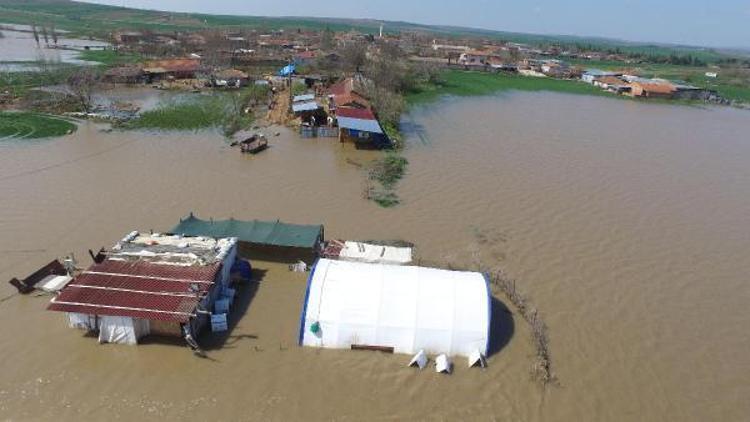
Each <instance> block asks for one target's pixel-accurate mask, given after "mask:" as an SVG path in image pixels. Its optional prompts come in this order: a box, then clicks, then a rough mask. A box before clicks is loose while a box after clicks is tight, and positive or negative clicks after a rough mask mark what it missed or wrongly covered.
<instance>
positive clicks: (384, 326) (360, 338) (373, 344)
mask: <svg viewBox="0 0 750 422" xmlns="http://www.w3.org/2000/svg"><path fill="white" fill-rule="evenodd" d="M491 306H492V296H491V294H490V290H489V286H488V283H487V279H486V277H485V276H484V275H483V274H481V273H476V272H465V271H448V270H440V269H435V268H424V267H413V266H398V265H383V264H366V263H359V262H347V261H335V260H329V259H320V260H318V262H317V263H316V264H315V266H314V267H313V270H312V272H311V274H310V277H309V279H308V285H307V293H306V294H305V302H304V305H303V307H302V316H301V321H300V332H299V343H300V345H303V346H311V347H325V348H335V349H349V348H358V347H362V348H375V349H383V350H392V351H393V352H395V353H416V352H418V351H419V350H424V351H425V352H427V353H433V354H441V353H446V354H449V355H462V356H469V355H470V354H471V353H474V352H476V351H479V352H480V353H482V354H484V355H486V354H487V349H488V345H489V340H490V318H491V316H490V315H491Z"/></svg>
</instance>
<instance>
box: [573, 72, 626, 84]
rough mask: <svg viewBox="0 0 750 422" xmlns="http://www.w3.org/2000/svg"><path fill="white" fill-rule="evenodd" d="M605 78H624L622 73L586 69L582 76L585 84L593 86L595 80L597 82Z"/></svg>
mask: <svg viewBox="0 0 750 422" xmlns="http://www.w3.org/2000/svg"><path fill="white" fill-rule="evenodd" d="M605 76H614V77H618V76H622V73H618V72H609V71H604V70H600V69H586V71H584V72H583V74H582V75H581V80H582V81H583V82H586V83H589V84H593V83H594V80H596V79H597V78H603V77H605Z"/></svg>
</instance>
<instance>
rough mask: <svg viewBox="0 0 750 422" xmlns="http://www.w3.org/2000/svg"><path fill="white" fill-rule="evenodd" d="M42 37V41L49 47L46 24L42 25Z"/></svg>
mask: <svg viewBox="0 0 750 422" xmlns="http://www.w3.org/2000/svg"><path fill="white" fill-rule="evenodd" d="M42 37H44V43H45V44H47V47H49V35H48V34H47V27H46V26H42Z"/></svg>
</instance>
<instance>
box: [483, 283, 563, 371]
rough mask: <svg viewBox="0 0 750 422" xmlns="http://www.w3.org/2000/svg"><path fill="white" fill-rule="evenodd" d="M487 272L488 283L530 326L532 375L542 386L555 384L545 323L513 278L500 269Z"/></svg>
mask: <svg viewBox="0 0 750 422" xmlns="http://www.w3.org/2000/svg"><path fill="white" fill-rule="evenodd" d="M488 274H489V277H490V284H491V285H492V286H493V287H495V288H496V289H497V290H499V291H500V292H502V293H503V294H504V295H505V297H506V298H507V299H508V301H510V303H512V304H513V306H515V307H516V309H517V310H518V313H519V314H520V315H521V317H522V318H523V319H524V320H525V321H526V323H528V324H529V326H530V328H531V339H532V343H533V344H534V348H535V350H536V359H535V362H534V365H533V366H532V368H531V375H532V377H533V378H534V379H536V380H538V381H539V382H541V383H542V385H544V386H547V385H549V384H557V383H558V380H557V376H556V375H555V373H554V372H553V371H552V358H551V356H550V350H549V336H548V335H547V324H545V323H544V321H543V320H542V318H541V317H540V316H539V311H538V310H537V309H536V308H535V307H534V306H533V305H532V304H531V301H530V300H529V299H528V298H527V297H526V296H524V295H523V294H521V293H519V292H518V290H517V289H516V281H515V280H513V279H511V278H508V277H507V276H506V275H505V274H504V273H503V272H500V271H498V272H494V273H488Z"/></svg>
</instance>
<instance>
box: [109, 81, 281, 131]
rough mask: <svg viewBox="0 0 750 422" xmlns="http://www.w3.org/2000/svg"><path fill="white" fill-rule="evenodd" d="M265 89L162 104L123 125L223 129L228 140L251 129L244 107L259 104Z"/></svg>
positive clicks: (263, 99) (251, 117)
mask: <svg viewBox="0 0 750 422" xmlns="http://www.w3.org/2000/svg"><path fill="white" fill-rule="evenodd" d="M267 92H268V88H267V87H263V86H250V87H247V88H245V89H243V90H240V91H236V92H226V93H220V94H213V95H210V96H203V95H198V96H192V97H188V98H181V99H177V100H171V101H167V102H164V103H162V104H160V105H159V107H158V108H156V109H154V110H149V111H146V112H144V113H142V114H141V115H140V116H139V117H138V118H137V119H135V120H132V121H130V122H127V123H125V124H124V125H123V127H124V128H126V129H159V130H199V129H208V128H222V129H223V132H224V135H225V136H227V137H229V136H231V135H233V134H234V133H236V132H237V131H240V130H243V129H246V128H248V127H250V126H251V125H252V123H253V116H252V114H248V113H245V110H246V109H247V108H252V107H253V106H255V105H257V104H260V103H262V102H263V101H265V98H266V97H267Z"/></svg>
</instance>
